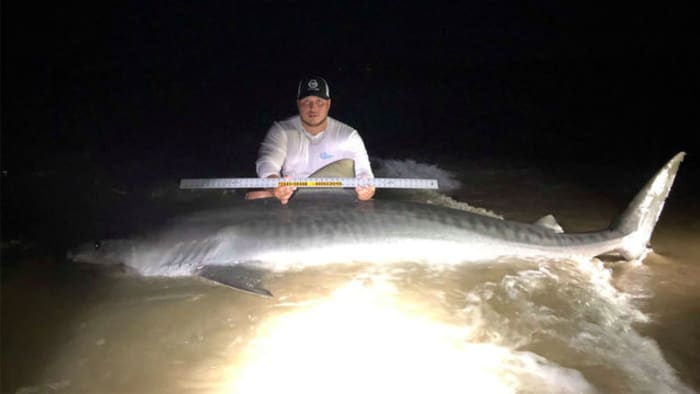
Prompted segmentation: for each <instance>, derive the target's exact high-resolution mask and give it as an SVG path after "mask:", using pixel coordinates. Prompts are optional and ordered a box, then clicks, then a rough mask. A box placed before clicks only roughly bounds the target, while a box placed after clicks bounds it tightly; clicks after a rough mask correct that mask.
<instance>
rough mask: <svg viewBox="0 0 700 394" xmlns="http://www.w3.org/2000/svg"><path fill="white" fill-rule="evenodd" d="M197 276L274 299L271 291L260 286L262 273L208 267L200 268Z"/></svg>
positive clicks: (217, 266)
mask: <svg viewBox="0 0 700 394" xmlns="http://www.w3.org/2000/svg"><path fill="white" fill-rule="evenodd" d="M197 275H198V276H200V277H202V278H204V279H207V280H210V281H213V282H216V283H219V284H221V285H224V286H227V287H230V288H232V289H234V290H239V291H242V292H245V293H249V294H254V295H259V296H263V297H272V293H270V291H269V290H267V289H265V288H263V287H261V286H260V282H261V279H260V273H259V272H257V271H255V270H249V269H245V268H243V267H240V266H225V265H208V266H204V267H202V268H200V269H199V270H198V271H197Z"/></svg>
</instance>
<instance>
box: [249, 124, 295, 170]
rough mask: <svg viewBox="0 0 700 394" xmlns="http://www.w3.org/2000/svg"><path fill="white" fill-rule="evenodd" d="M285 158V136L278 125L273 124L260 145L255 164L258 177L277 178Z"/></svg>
mask: <svg viewBox="0 0 700 394" xmlns="http://www.w3.org/2000/svg"><path fill="white" fill-rule="evenodd" d="M286 157H287V135H286V134H285V132H284V130H283V129H282V127H281V126H280V125H279V123H277V122H275V123H274V124H273V125H272V127H270V130H268V132H267V135H266V136H265V139H264V140H263V142H262V144H260V150H259V151H258V160H257V161H256V162H255V171H256V172H257V174H258V177H260V178H268V177H269V176H270V175H277V176H278V177H279V175H280V173H281V171H282V165H283V164H284V160H285V158H286Z"/></svg>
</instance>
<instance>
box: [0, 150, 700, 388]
mask: <svg viewBox="0 0 700 394" xmlns="http://www.w3.org/2000/svg"><path fill="white" fill-rule="evenodd" d="M660 164H661V163H660ZM660 164H659V167H660ZM593 172H594V173H595V171H593ZM460 174H461V175H460V180H461V181H462V188H461V189H459V190H457V191H456V192H455V194H454V196H455V198H456V199H458V200H461V201H467V202H470V203H471V204H472V205H477V206H483V207H485V208H488V209H491V210H493V211H495V212H497V213H500V214H503V215H504V216H505V217H506V218H508V219H514V220H523V221H534V220H535V219H537V218H538V217H540V216H543V215H545V214H547V213H554V214H555V215H556V216H557V218H558V220H559V222H560V223H561V224H562V226H563V227H564V228H565V229H566V230H572V231H587V230H592V229H596V228H600V227H604V226H606V225H607V224H608V222H609V221H610V219H612V217H613V216H614V215H615V214H616V213H617V212H618V211H619V210H621V209H622V207H623V206H624V204H626V203H627V200H626V198H631V197H632V196H633V194H634V193H635V192H636V191H637V189H638V188H640V187H641V186H642V184H643V182H644V181H646V179H647V178H648V177H650V176H651V173H649V174H642V175H638V177H636V178H634V179H630V180H626V182H625V183H624V185H623V186H620V185H619V184H617V183H615V182H616V181H615V178H614V177H612V176H610V175H609V174H608V177H606V178H604V179H602V178H601V179H593V180H586V179H582V178H581V177H578V176H571V177H570V178H569V179H568V180H566V177H565V176H564V175H574V174H571V173H570V174H555V173H551V172H550V173H544V172H542V171H541V170H538V169H536V168H506V169H502V170H489V171H479V170H471V171H464V172H460ZM683 177H684V173H683V169H681V172H680V174H679V178H678V182H681V181H683ZM594 181H596V182H597V181H600V182H599V183H596V184H597V185H599V186H597V188H595V189H592V188H591V186H590V185H591V184H593V182H594ZM679 189H680V190H681V191H683V190H685V189H683V188H682V187H680V188H679ZM625 195H626V196H627V197H625ZM698 218H700V216H698V208H697V207H696V206H695V205H694V199H693V197H692V196H689V195H683V194H681V195H674V191H672V197H671V198H670V199H669V201H668V202H667V204H666V209H665V211H664V213H663V214H662V217H661V221H660V223H659V225H658V227H657V230H656V232H655V233H654V237H653V239H652V245H653V247H654V250H655V252H654V253H651V254H650V255H649V256H647V258H646V259H645V260H644V262H643V264H637V263H629V262H621V263H620V262H617V263H616V262H607V261H606V262H604V261H600V260H597V259H596V260H592V261H568V260H560V261H556V260H541V261H522V260H509V261H499V262H493V263H490V264H481V265H464V266H460V267H456V268H451V269H445V268H439V267H426V266H422V265H418V264H412V263H404V264H395V265H391V266H382V267H380V266H375V265H372V264H371V263H364V264H360V263H358V264H356V265H338V266H331V267H326V268H323V269H319V268H313V269H306V270H303V271H297V272H288V273H284V274H274V275H271V276H270V277H269V278H267V279H266V281H265V286H266V287H267V288H268V289H270V290H271V291H272V292H273V293H274V294H275V295H276V297H275V298H272V299H266V298H259V297H253V296H250V295H248V294H243V293H239V292H236V291H232V290H230V289H228V288H224V287H222V286H217V285H214V284H211V283H209V282H206V281H204V280H201V279H197V278H144V277H136V276H133V275H130V274H129V273H126V272H123V271H122V270H120V269H119V268H109V269H97V268H96V267H93V266H89V265H79V264H65V263H63V262H60V261H57V260H56V259H54V258H50V257H41V254H37V253H20V254H18V255H14V256H12V258H11V259H10V260H11V261H9V262H8V259H7V258H6V259H4V261H3V275H2V392H20V393H33V392H37V393H43V392H56V393H83V392H84V393H88V392H89V393H126V392H129V393H132V392H148V393H178V392H182V393H185V392H187V393H199V392H201V393H221V392H227V393H228V392H264V393H267V392H280V391H284V392H304V393H314V392H358V391H363V392H428V391H430V392H438V391H439V392H446V393H450V392H465V391H467V392H494V393H501V392H502V393H511V392H524V393H529V392H537V393H542V392H545V393H546V392H551V393H562V392H576V393H578V392H583V393H589V392H590V393H596V392H602V393H609V392H615V393H618V392H629V393H647V392H648V393H661V392H663V393H666V392H668V393H691V392H697V391H698V390H700V356H699V355H698V353H697V351H696V349H700V286H698V282H699V280H700V262H699V260H700V242H698V241H699V240H700V221H699V220H698Z"/></svg>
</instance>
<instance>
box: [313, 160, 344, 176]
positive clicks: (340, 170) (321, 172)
mask: <svg viewBox="0 0 700 394" xmlns="http://www.w3.org/2000/svg"><path fill="white" fill-rule="evenodd" d="M354 177H355V161H354V160H352V159H340V160H336V161H334V162H332V163H330V164H328V165H326V166H324V167H321V168H319V169H318V170H316V171H315V172H314V173H313V174H311V175H309V178H354Z"/></svg>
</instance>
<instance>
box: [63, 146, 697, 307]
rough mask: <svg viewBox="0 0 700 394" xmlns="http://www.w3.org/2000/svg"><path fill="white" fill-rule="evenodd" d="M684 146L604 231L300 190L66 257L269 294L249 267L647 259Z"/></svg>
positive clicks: (193, 216) (335, 192)
mask: <svg viewBox="0 0 700 394" xmlns="http://www.w3.org/2000/svg"><path fill="white" fill-rule="evenodd" d="M684 155H685V153H684V152H681V153H678V154H677V155H675V156H674V157H673V158H672V159H671V160H670V161H669V162H668V163H667V164H666V165H664V166H663V168H661V169H660V170H659V171H658V172H657V174H656V175H655V176H654V177H653V178H652V179H651V180H650V181H649V182H648V183H647V184H646V185H645V186H644V187H643V188H642V189H641V191H639V193H638V194H637V195H636V197H634V199H633V200H632V201H631V202H630V203H629V205H628V207H627V208H626V210H625V211H624V212H622V214H620V215H619V216H618V217H617V218H616V219H615V220H613V221H612V222H611V224H610V226H608V227H607V228H605V229H601V230H600V231H596V232H587V233H565V232H563V231H562V229H561V227H560V226H559V225H558V224H557V223H556V221H555V220H554V218H553V217H551V216H547V217H544V218H542V219H540V220H539V221H537V222H536V223H532V224H530V223H520V222H513V221H508V220H502V219H498V218H493V217H487V216H483V215H479V214H475V213H471V212H466V211H461V210H456V209H451V208H447V207H441V206H436V205H430V204H422V203H417V202H408V201H390V200H386V201H384V200H370V201H358V200H357V199H356V198H355V195H354V192H353V191H344V190H329V191H308V192H307V191H306V190H304V192H303V193H301V192H297V195H295V196H294V197H293V199H292V200H290V202H289V204H288V205H286V206H283V205H281V204H280V203H279V202H278V201H277V200H275V199H260V200H252V201H240V202H236V203H235V204H234V205H232V206H231V207H227V208H225V209H219V210H211V211H204V212H197V213H194V214H190V215H187V216H184V217H181V218H176V219H174V220H172V221H171V222H169V223H168V224H167V225H166V226H164V227H163V228H162V230H160V231H157V232H155V233H152V234H147V235H145V236H142V237H135V238H133V239H122V240H111V241H104V242H102V244H101V245H100V247H99V248H96V247H95V246H94V244H92V243H91V244H89V245H85V246H82V247H79V248H78V249H76V250H75V251H72V252H70V253H69V256H68V257H69V259H71V260H73V261H76V262H87V263H106V264H110V263H119V264H124V265H126V266H128V267H130V268H132V269H133V270H135V271H136V272H137V273H139V274H141V275H147V276H181V275H198V276H201V277H203V278H206V279H208V280H211V281H215V282H217V283H220V284H223V285H226V286H229V287H232V288H234V289H237V290H242V291H246V292H249V293H253V294H258V295H263V296H271V293H270V292H269V291H268V290H266V289H265V288H263V287H262V286H261V284H260V280H259V278H257V277H256V275H252V274H250V272H252V271H262V272H268V271H281V270H288V269H295V268H302V267H306V266H311V265H321V264H335V263H352V262H371V263H392V262H418V263H426V264H464V263H474V262H477V263H478V262H493V261H496V260H498V259H501V258H508V257H516V258H578V257H583V258H593V257H596V256H603V255H617V256H620V257H622V258H623V259H627V260H631V259H638V258H643V256H644V255H645V254H646V253H647V252H648V251H649V249H648V243H649V241H650V239H651V235H652V232H653V230H654V227H655V225H656V223H657V221H658V219H659V216H660V214H661V211H662V209H663V206H664V202H665V200H666V198H667V196H668V194H669V192H670V190H671V187H672V185H673V182H674V179H675V176H676V173H677V172H678V169H679V166H680V163H681V162H682V160H683V157H684Z"/></svg>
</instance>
